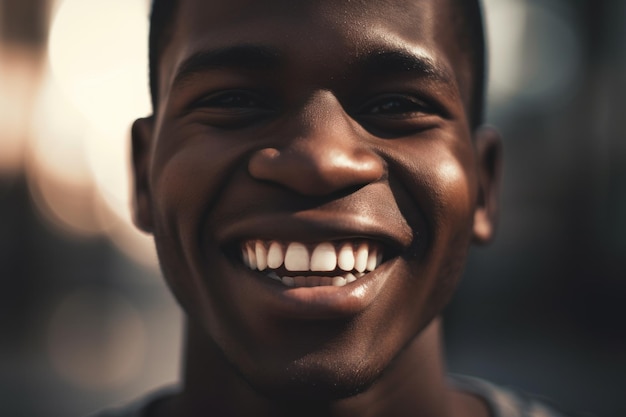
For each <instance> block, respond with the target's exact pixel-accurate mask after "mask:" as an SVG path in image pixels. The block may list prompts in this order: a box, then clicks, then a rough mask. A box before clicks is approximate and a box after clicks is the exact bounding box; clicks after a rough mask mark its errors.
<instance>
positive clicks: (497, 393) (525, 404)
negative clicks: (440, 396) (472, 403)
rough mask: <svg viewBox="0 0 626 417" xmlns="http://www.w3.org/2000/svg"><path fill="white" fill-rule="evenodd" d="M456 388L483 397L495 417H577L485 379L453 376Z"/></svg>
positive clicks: (450, 378)
mask: <svg viewBox="0 0 626 417" xmlns="http://www.w3.org/2000/svg"><path fill="white" fill-rule="evenodd" d="M449 381H450V383H451V385H452V386H454V387H455V388H457V389H459V390H461V391H465V392H468V393H470V394H474V395H477V396H479V397H481V398H482V399H483V400H484V401H485V402H486V403H487V405H488V406H489V408H490V411H491V413H492V415H493V417H576V416H572V415H569V414H567V415H566V414H564V413H562V412H560V411H558V410H557V409H556V408H554V407H553V406H550V405H547V404H546V403H545V402H542V401H539V400H537V399H536V398H533V397H532V396H529V395H526V394H523V393H520V392H516V391H513V390H511V389H508V388H503V387H500V386H497V385H495V384H492V383H490V382H487V381H485V380H483V379H479V378H473V377H468V376H461V375H451V376H450V377H449Z"/></svg>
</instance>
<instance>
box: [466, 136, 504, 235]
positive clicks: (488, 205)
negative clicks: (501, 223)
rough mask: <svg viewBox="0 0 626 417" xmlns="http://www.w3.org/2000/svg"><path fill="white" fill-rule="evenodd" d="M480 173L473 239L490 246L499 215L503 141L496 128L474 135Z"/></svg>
mask: <svg viewBox="0 0 626 417" xmlns="http://www.w3.org/2000/svg"><path fill="white" fill-rule="evenodd" d="M474 146H475V148H476V162H477V164H476V165H477V171H478V172H477V173H478V187H479V190H478V200H477V204H476V210H475V212H474V228H473V239H474V242H475V243H477V244H485V243H488V242H489V241H490V240H491V239H492V238H493V236H494V233H495V229H496V225H497V223H498V215H499V209H500V207H499V199H500V178H501V175H502V139H501V137H500V133H499V132H498V131H497V130H496V129H495V128H493V127H490V126H483V127H481V128H479V129H478V130H477V131H476V133H475V136H474Z"/></svg>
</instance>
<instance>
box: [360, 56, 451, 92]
mask: <svg viewBox="0 0 626 417" xmlns="http://www.w3.org/2000/svg"><path fill="white" fill-rule="evenodd" d="M357 59H358V61H360V62H359V65H360V66H361V68H363V69H364V70H365V71H366V72H367V73H369V74H371V75H375V76H389V75H395V74H403V73H410V74H411V75H418V76H420V77H423V78H426V79H429V80H432V81H434V82H438V83H441V84H444V85H446V86H447V87H448V88H452V89H456V82H455V77H454V76H453V75H452V73H451V72H450V70H449V69H448V68H446V67H444V66H443V65H441V64H440V63H438V62H437V61H435V60H434V59H433V58H431V57H429V56H427V55H424V54H420V53H415V52H413V51H410V50H405V49H379V50H374V51H370V52H369V53H367V55H365V56H363V57H360V58H357Z"/></svg>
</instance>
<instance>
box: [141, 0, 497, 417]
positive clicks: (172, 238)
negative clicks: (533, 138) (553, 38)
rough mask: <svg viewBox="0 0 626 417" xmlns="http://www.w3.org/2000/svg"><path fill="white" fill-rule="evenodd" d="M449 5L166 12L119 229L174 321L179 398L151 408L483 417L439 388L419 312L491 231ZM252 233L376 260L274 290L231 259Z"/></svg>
mask: <svg viewBox="0 0 626 417" xmlns="http://www.w3.org/2000/svg"><path fill="white" fill-rule="evenodd" d="M451 7H452V6H451V5H450V4H448V3H446V2H439V1H434V0H421V1H405V0H397V1H390V2H387V3H386V4H385V5H384V8H382V7H381V5H380V3H375V2H373V1H363V2H359V3H358V4H356V3H354V4H352V3H349V2H334V1H318V2H313V1H303V2H301V3H298V5H297V6H294V3H293V2H284V1H279V0H276V1H268V2H254V1H251V0H236V1H232V0H231V1H229V2H225V1H215V2H211V4H210V5H207V3H205V2H201V1H194V0H188V1H183V2H181V4H180V5H179V10H178V12H177V16H176V19H177V20H176V21H177V22H185V25H182V24H175V27H176V31H175V32H174V33H173V34H172V38H171V40H170V42H169V43H168V46H167V47H166V48H165V50H164V51H163V54H162V57H161V59H160V62H161V64H160V66H159V69H160V72H159V80H158V81H159V103H158V106H157V113H156V114H155V115H154V116H152V117H149V118H146V119H140V120H138V121H137V122H136V123H135V125H134V127H133V164H134V172H135V219H136V223H137V225H138V226H139V227H140V228H141V229H143V230H145V231H147V232H150V233H152V234H153V235H154V237H155V242H156V246H157V250H158V253H159V259H160V261H161V266H162V269H163V272H164V276H165V278H166V280H167V282H168V285H169V286H170V288H171V289H172V291H173V293H174V294H175V296H176V297H177V299H178V301H179V303H180V304H181V306H182V308H183V309H184V311H185V313H186V316H187V318H188V326H187V337H186V340H187V348H186V352H187V353H186V368H185V369H186V370H185V375H184V378H183V379H184V391H183V392H182V393H181V394H180V395H179V396H177V397H174V398H172V399H170V400H169V401H167V402H164V403H162V404H160V405H159V407H156V408H155V410H154V412H155V415H164V416H167V415H178V416H187V417H193V416H200V415H206V413H205V411H207V412H208V411H211V412H212V413H214V414H216V415H224V416H227V415H233V416H237V415H251V414H252V415H258V416H262V415H272V416H280V415H293V414H294V413H296V412H297V413H298V415H318V416H320V415H329V416H331V415H332V416H351V415H360V416H363V415H372V416H374V415H392V416H395V415H397V416H402V415H428V416H433V417H436V416H442V417H443V416H479V415H487V410H486V409H485V407H484V405H483V404H482V403H481V401H480V400H479V399H477V398H474V397H472V396H470V395H467V394H463V393H459V392H455V391H451V390H450V389H449V388H448V387H447V386H446V383H445V378H444V375H445V366H444V364H443V360H442V353H441V352H442V345H441V341H440V335H439V329H440V321H439V319H437V317H438V315H439V314H440V312H441V310H442V309H443V307H444V306H445V305H446V304H447V302H448V301H449V299H450V297H451V296H452V294H453V292H454V288H455V287H456V284H457V282H458V280H459V278H460V275H461V273H462V269H463V266H464V262H465V258H466V255H467V251H468V248H469V246H470V244H471V243H472V242H475V243H483V242H486V241H488V240H489V239H490V238H491V237H492V235H493V231H494V224H495V219H496V217H497V188H498V176H499V170H500V169H499V160H500V144H499V143H500V141H499V137H498V135H497V133H496V132H495V131H493V130H492V129H489V128H482V129H473V128H472V123H471V117H469V116H468V114H469V113H470V111H469V109H470V108H471V104H472V92H471V91H472V82H471V76H470V74H471V71H470V69H469V68H468V65H467V60H466V59H464V53H463V51H461V50H460V48H459V46H458V45H457V43H456V42H455V36H454V35H453V34H452V33H451V31H449V30H446V29H445V25H442V24H435V23H438V22H440V21H445V18H446V16H451V15H452V13H451V10H450V8H451ZM312 34H314V35H312ZM328 45H332V46H333V47H332V48H329V47H328ZM302 51H306V53H303V52H302ZM251 238H252V239H256V238H262V239H267V240H278V241H287V242H289V241H304V242H306V243H311V244H314V243H316V242H323V241H331V242H332V241H334V240H337V239H371V240H374V241H377V242H381V244H382V245H383V246H384V247H385V252H386V258H385V261H384V262H383V263H382V265H380V266H379V267H378V268H377V269H376V270H375V271H373V272H370V273H369V274H367V275H365V276H364V277H363V278H361V279H360V280H357V281H356V282H354V283H352V284H350V285H347V286H345V287H341V288H337V287H315V288H295V289H288V288H286V287H284V286H282V285H281V284H279V283H275V282H271V281H270V280H268V279H267V278H266V277H264V276H263V275H262V274H260V273H258V272H254V271H251V270H250V269H248V268H246V267H245V266H244V265H243V263H242V261H241V259H240V258H238V256H239V255H237V253H236V251H235V250H233V247H236V245H237V243H238V242H241V241H243V240H246V239H251ZM420 413H421V414H420Z"/></svg>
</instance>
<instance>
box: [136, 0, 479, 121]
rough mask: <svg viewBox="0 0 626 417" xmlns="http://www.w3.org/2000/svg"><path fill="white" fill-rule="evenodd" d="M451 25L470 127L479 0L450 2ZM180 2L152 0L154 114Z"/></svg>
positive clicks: (475, 104) (475, 107)
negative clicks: (463, 63)
mask: <svg viewBox="0 0 626 417" xmlns="http://www.w3.org/2000/svg"><path fill="white" fill-rule="evenodd" d="M453 1H454V3H455V7H454V12H453V13H454V15H453V21H454V22H453V26H454V27H455V28H456V29H455V30H456V31H457V33H456V38H457V39H458V41H459V43H460V49H461V50H462V51H465V53H466V59H467V60H468V61H469V62H470V66H471V77H472V86H471V91H470V97H471V101H470V106H471V108H470V112H471V114H470V123H471V126H472V127H473V128H476V127H478V126H479V125H480V124H481V123H482V121H483V111H484V105H485V84H486V65H485V60H486V57H485V55H486V51H485V49H486V48H485V35H484V25H483V15H482V9H481V5H480V3H481V2H480V0H469V1H468V0H453ZM178 4H179V0H153V2H152V11H151V13H150V35H149V51H148V54H149V62H150V93H151V96H152V108H153V110H154V111H155V112H156V109H157V107H158V100H159V58H160V57H161V55H162V54H163V51H164V50H165V47H166V46H167V44H168V42H169V41H170V39H171V37H172V34H173V31H174V21H175V20H176V11H177V9H178Z"/></svg>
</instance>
